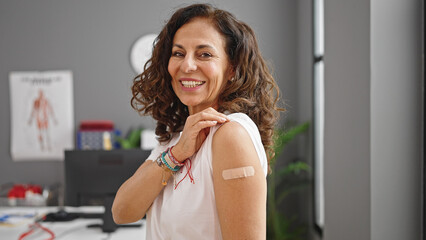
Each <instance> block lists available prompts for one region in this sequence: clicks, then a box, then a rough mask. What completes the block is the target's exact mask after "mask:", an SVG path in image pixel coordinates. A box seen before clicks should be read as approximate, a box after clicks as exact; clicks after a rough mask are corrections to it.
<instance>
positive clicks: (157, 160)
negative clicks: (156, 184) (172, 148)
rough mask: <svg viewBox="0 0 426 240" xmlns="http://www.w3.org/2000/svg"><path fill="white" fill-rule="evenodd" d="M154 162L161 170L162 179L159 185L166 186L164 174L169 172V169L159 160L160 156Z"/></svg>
mask: <svg viewBox="0 0 426 240" xmlns="http://www.w3.org/2000/svg"><path fill="white" fill-rule="evenodd" d="M155 162H156V163H157V165H158V166H159V167H161V168H162V169H163V179H162V180H161V184H162V185H163V186H166V185H167V181H166V172H170V169H169V168H168V167H167V166H166V165H164V163H163V161H162V160H161V155H160V156H158V157H157V159H156V160H155Z"/></svg>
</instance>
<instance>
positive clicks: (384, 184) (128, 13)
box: [0, 0, 424, 240]
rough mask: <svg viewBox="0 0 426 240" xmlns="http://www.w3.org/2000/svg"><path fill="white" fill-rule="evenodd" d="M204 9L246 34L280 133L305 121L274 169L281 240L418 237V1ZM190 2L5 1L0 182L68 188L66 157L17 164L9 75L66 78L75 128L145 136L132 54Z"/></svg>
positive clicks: (333, 0)
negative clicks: (267, 84)
mask: <svg viewBox="0 0 426 240" xmlns="http://www.w3.org/2000/svg"><path fill="white" fill-rule="evenodd" d="M197 2H207V1H197ZM208 2H210V3H212V4H213V5H214V6H217V7H219V8H222V9H226V10H228V11H230V12H231V13H233V14H235V16H236V17H237V18H238V19H240V20H242V21H244V22H246V23H247V24H248V25H250V26H251V27H252V28H253V29H254V31H255V33H256V35H257V39H258V43H259V47H260V49H261V51H262V54H263V57H264V58H265V59H266V60H267V61H268V62H269V63H270V66H271V68H272V69H273V75H274V76H275V79H276V81H277V83H278V85H279V87H280V90H281V94H282V102H283V104H282V106H284V107H285V108H286V110H287V111H286V112H285V113H283V114H282V115H281V119H280V123H279V126H278V127H279V128H281V129H283V131H284V133H285V132H288V131H289V130H290V129H292V128H293V127H295V126H299V125H300V124H307V127H306V128H304V130H303V131H300V132H299V133H297V134H296V135H295V136H294V137H293V138H292V141H289V142H288V143H286V144H285V147H284V148H283V150H282V151H280V152H279V157H278V158H277V159H276V165H275V166H276V168H277V171H276V172H278V170H279V169H288V171H287V175H285V176H284V179H285V180H284V181H286V182H287V183H294V184H290V186H289V185H285V186H284V185H282V186H278V185H277V192H280V191H281V192H283V191H287V192H288V193H289V194H288V195H286V196H284V197H283V201H280V203H279V204H277V209H279V211H280V212H281V213H282V214H283V216H285V218H286V220H284V221H283V222H284V225H283V227H282V228H285V231H287V232H286V233H285V234H287V235H285V238H281V239H329V240H334V239H336V240H337V239H339V240H340V239H348V240H352V239H353V240H359V239H420V237H421V236H423V235H422V229H423V224H422V216H423V215H424V214H423V211H424V208H423V207H422V206H423V201H424V198H423V197H422V196H423V187H424V181H423V180H422V179H423V178H422V176H423V167H424V154H423V150H424V148H423V143H424V111H423V107H424V91H423V89H424V60H423V56H424V46H423V45H422V43H423V39H424V30H423V28H424V20H423V19H424V13H423V10H422V9H423V6H424V1H421V0H408V1H397V0H391V1H385V0H361V1H339V0H321V1H317V0H268V1H256V0H244V1H242V0H226V1H225V0H215V1H208ZM190 3H194V1H173V0H158V1H147V0H122V1H112V0H89V1H83V0H75V1H65V0H59V1H54V0H37V1H28V0H21V1H11V0H2V1H0V111H1V113H2V114H0V123H1V124H0V184H5V183H11V182H12V183H34V184H39V185H42V186H49V185H57V184H59V185H63V183H64V174H63V168H64V163H63V161H43V160H40V161H26V162H16V161H13V159H12V158H11V154H10V147H11V146H10V135H11V133H10V126H11V122H10V121H11V118H10V112H11V106H10V92H9V78H8V76H9V73H10V72H12V71H54V70H70V71H72V74H73V93H74V100H73V101H74V121H75V128H76V130H77V128H78V124H79V123H80V122H81V121H85V120H95V119H107V120H110V121H112V122H113V123H114V127H115V128H116V129H118V130H120V131H121V132H122V133H127V132H128V131H129V130H131V129H135V128H144V129H153V128H154V127H155V122H154V121H153V120H152V119H151V118H150V117H141V116H139V115H138V113H137V112H135V111H134V110H133V109H132V108H131V107H130V98H131V92H130V86H131V84H132V80H133V78H134V77H135V76H136V75H137V73H136V72H135V71H134V70H133V68H132V66H131V63H130V51H131V48H132V45H133V44H134V43H135V41H136V40H137V39H138V38H140V37H141V36H144V35H147V34H158V33H159V31H160V30H161V28H162V26H163V25H164V23H165V21H166V20H167V19H168V18H169V17H170V16H171V13H172V12H173V11H174V10H175V9H177V8H179V7H182V6H184V5H187V4H190ZM273 170H274V169H273ZM268 181H269V180H268ZM296 185H297V186H300V187H298V188H297V189H290V190H289V188H290V187H291V186H296ZM274 234H275V233H274ZM274 236H275V235H274ZM271 239H272V237H271ZM276 239H280V238H278V237H276Z"/></svg>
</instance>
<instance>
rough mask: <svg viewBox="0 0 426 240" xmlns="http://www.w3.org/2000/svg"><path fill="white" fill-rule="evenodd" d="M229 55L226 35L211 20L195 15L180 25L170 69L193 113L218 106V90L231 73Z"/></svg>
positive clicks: (178, 88) (219, 90)
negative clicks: (226, 47) (195, 16)
mask: <svg viewBox="0 0 426 240" xmlns="http://www.w3.org/2000/svg"><path fill="white" fill-rule="evenodd" d="M228 59H229V58H228V55H227V54H226V52H225V39H224V37H223V36H222V35H221V34H220V33H219V32H218V31H217V30H216V28H215V27H214V25H213V23H212V22H211V21H210V20H208V19H205V18H195V19H193V20H191V21H190V22H188V23H186V24H184V25H183V26H182V27H181V28H179V29H178V31H177V32H176V34H175V36H174V38H173V47H172V55H171V57H170V60H169V65H168V71H169V73H170V76H171V77H172V87H173V90H174V92H175V93H176V95H177V97H178V98H179V99H180V101H181V102H182V103H183V104H185V105H186V106H188V110H189V113H190V114H194V113H197V112H200V111H202V110H204V109H206V108H208V107H213V108H215V109H217V107H218V106H217V103H218V98H219V93H220V92H221V90H222V89H223V88H224V86H225V85H226V82H227V81H228V80H229V79H231V77H232V68H231V65H230V64H229V60H228Z"/></svg>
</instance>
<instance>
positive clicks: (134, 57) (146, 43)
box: [130, 34, 157, 74]
mask: <svg viewBox="0 0 426 240" xmlns="http://www.w3.org/2000/svg"><path fill="white" fill-rule="evenodd" d="M156 37H157V35H156V34H147V35H144V36H142V37H140V38H139V39H138V40H136V42H135V43H134V44H133V46H132V49H131V51H130V63H131V65H132V68H133V70H134V71H135V72H136V74H140V73H142V72H143V67H144V65H145V63H146V62H147V61H148V59H150V58H151V55H152V47H153V43H154V40H155V38H156Z"/></svg>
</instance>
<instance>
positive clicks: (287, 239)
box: [267, 123, 310, 240]
mask: <svg viewBox="0 0 426 240" xmlns="http://www.w3.org/2000/svg"><path fill="white" fill-rule="evenodd" d="M308 128H309V123H303V124H300V125H297V126H294V127H292V128H290V129H289V130H287V131H284V130H283V129H277V130H276V131H275V142H274V152H275V156H274V158H273V159H271V162H270V167H271V169H272V172H271V173H270V174H269V175H268V178H267V180H268V190H267V194H268V199H267V239H269V240H297V239H301V238H302V235H303V233H304V232H305V229H304V227H303V226H302V227H300V226H299V227H294V226H293V227H292V223H293V222H294V220H295V217H288V216H285V215H284V214H282V213H281V212H280V211H279V209H278V206H279V205H280V204H281V203H282V202H283V200H284V199H285V198H286V197H287V196H288V195H289V194H290V193H292V192H294V191H296V190H298V189H301V188H304V187H306V186H307V184H308V181H307V178H306V175H304V174H303V173H308V172H309V171H310V167H309V166H308V165H307V164H306V163H305V162H302V161H296V162H292V163H290V164H287V165H284V166H281V167H280V166H279V164H277V159H278V157H279V155H280V154H281V152H282V151H283V149H284V147H285V146H286V145H287V143H289V142H290V141H291V140H293V139H294V138H295V137H296V136H297V135H299V134H301V133H303V132H305V131H306V130H307V129H308ZM281 165H282V164H281ZM278 167H279V168H278ZM277 190H278V191H277Z"/></svg>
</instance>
